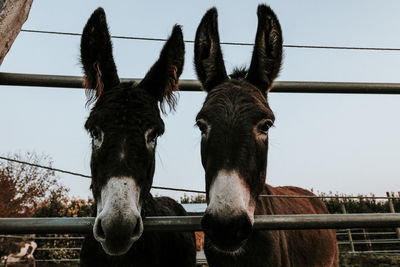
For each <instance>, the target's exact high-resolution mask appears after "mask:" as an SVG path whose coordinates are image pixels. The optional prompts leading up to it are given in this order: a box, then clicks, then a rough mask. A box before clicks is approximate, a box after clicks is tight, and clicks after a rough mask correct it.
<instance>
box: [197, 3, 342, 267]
mask: <svg viewBox="0 0 400 267" xmlns="http://www.w3.org/2000/svg"><path fill="white" fill-rule="evenodd" d="M257 14H258V28H257V33H256V38H255V45H254V51H253V56H252V59H251V64H250V67H249V69H248V70H243V69H242V70H236V71H235V72H234V73H233V74H232V75H231V77H228V75H227V73H226V70H225V66H224V60H223V57H222V52H221V47H220V43H219V34H218V24H217V10H216V9H215V8H212V9H210V10H209V11H208V12H207V13H206V14H205V15H204V17H203V19H202V21H201V23H200V25H199V27H198V29H197V32H196V39H195V48H194V63H195V68H196V72H197V76H198V78H199V80H200V82H201V84H202V86H203V88H204V89H205V90H206V91H207V92H208V94H207V97H206V99H205V101H204V104H203V107H202V109H201V110H200V112H199V113H198V115H197V117H196V121H197V126H198V127H199V129H200V131H201V160H202V165H203V167H204V169H205V180H206V194H207V203H208V206H207V209H206V212H205V214H204V216H203V218H202V222H201V223H202V227H203V230H204V232H205V235H206V236H205V245H204V246H205V248H204V250H205V254H206V257H207V260H208V263H209V265H210V266H252V267H255V266H307V267H310V266H319V267H321V266H338V247H337V242H336V238H335V231H334V230H301V231H255V230H254V231H253V229H252V228H253V223H254V215H259V214H317V213H328V211H327V209H326V207H325V205H324V204H323V202H322V201H320V200H319V199H295V200H294V199H279V198H259V195H260V194H269V195H310V196H311V195H313V194H312V193H311V192H309V191H307V190H304V189H301V188H297V187H292V186H287V187H272V186H270V185H267V184H265V180H266V167H267V152H268V130H269V129H270V128H271V126H272V125H273V123H274V119H275V118H274V114H273V112H272V111H271V109H270V107H269V105H268V92H269V90H270V89H271V87H272V83H273V81H274V79H275V78H276V77H277V75H278V73H279V70H280V66H281V61H282V33H281V27H280V24H279V21H278V19H277V17H276V15H275V14H274V12H273V11H272V10H271V9H270V8H269V7H268V6H266V5H259V6H258V12H257Z"/></svg>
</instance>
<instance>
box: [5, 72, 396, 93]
mask: <svg viewBox="0 0 400 267" xmlns="http://www.w3.org/2000/svg"><path fill="white" fill-rule="evenodd" d="M82 81H83V78H82V77H81V76H64V75H44V74H22V73H6V72H0V85H12V86H37V87H62V88H82ZM139 81H140V79H121V82H139ZM180 91H184V92H187V91H201V86H200V83H199V82H198V81H196V80H180ZM271 92H273V93H318V94H331V93H334V94H400V83H348V82H295V81H293V82H283V81H282V82H279V81H278V82H275V83H274V87H273V89H272V90H271Z"/></svg>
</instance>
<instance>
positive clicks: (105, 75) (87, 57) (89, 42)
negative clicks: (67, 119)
mask: <svg viewBox="0 0 400 267" xmlns="http://www.w3.org/2000/svg"><path fill="white" fill-rule="evenodd" d="M81 62H82V66H83V70H84V72H85V77H84V81H83V86H84V87H85V88H86V89H87V91H86V93H87V96H88V102H92V101H94V100H96V99H98V98H99V97H100V96H101V94H102V93H103V91H104V90H108V89H110V88H112V87H114V86H116V85H118V84H119V82H120V81H119V77H118V74H117V68H116V66H115V63H114V58H113V55H112V43H111V37H110V33H109V32H108V26H107V21H106V14H105V13H104V10H103V9H102V8H98V9H96V10H95V11H94V12H93V14H92V15H91V16H90V18H89V20H88V22H87V23H86V26H85V27H84V29H83V33H82V38H81Z"/></svg>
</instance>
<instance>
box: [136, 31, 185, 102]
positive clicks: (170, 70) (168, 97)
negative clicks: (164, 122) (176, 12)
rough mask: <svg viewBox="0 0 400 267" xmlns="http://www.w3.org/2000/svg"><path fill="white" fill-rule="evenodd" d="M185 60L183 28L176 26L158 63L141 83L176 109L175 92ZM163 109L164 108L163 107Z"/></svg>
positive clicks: (155, 96) (140, 85) (157, 98)
mask: <svg viewBox="0 0 400 267" xmlns="http://www.w3.org/2000/svg"><path fill="white" fill-rule="evenodd" d="M184 59H185V44H184V41H183V35H182V29H181V26H179V25H175V26H174V28H173V30H172V34H171V36H170V37H169V39H168V41H167V42H166V43H165V45H164V47H163V49H162V50H161V54H160V57H159V59H158V60H157V62H156V63H154V65H153V66H152V67H151V69H150V70H149V71H148V72H147V74H146V76H145V77H144V78H143V80H142V81H141V82H140V84H139V87H142V88H144V89H146V90H148V91H149V92H150V94H151V95H153V96H154V98H155V99H156V100H158V101H160V103H161V104H162V103H163V102H164V100H165V101H166V102H167V103H168V105H169V106H170V108H172V109H173V108H174V106H175V102H176V99H175V97H174V95H173V91H176V90H178V88H179V86H178V80H179V76H180V75H181V73H182V69H183V63H184ZM161 107H162V108H163V106H161Z"/></svg>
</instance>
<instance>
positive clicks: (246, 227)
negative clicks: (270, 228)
mask: <svg viewBox="0 0 400 267" xmlns="http://www.w3.org/2000/svg"><path fill="white" fill-rule="evenodd" d="M252 228H253V227H252V225H251V222H250V220H249V218H248V217H247V216H241V218H240V220H239V222H238V228H237V229H238V230H237V233H236V238H237V240H238V241H243V240H244V239H246V238H247V237H248V236H249V235H250V233H251V231H252Z"/></svg>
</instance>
